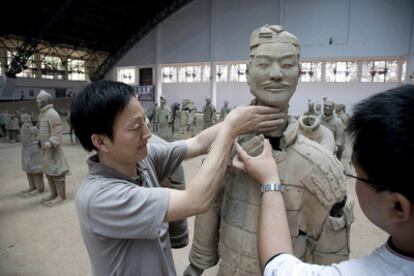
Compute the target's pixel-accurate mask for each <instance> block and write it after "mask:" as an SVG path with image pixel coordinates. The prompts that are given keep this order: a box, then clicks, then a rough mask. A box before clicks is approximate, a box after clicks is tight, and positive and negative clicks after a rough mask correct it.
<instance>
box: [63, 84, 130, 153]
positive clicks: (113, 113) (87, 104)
mask: <svg viewBox="0 0 414 276" xmlns="http://www.w3.org/2000/svg"><path fill="white" fill-rule="evenodd" d="M131 97H134V90H133V88H132V87H131V86H129V85H127V84H124V83H121V82H115V81H108V80H101V81H97V82H94V83H91V84H88V85H87V86H86V87H85V88H84V89H82V91H81V92H80V93H79V94H78V96H77V97H76V98H75V99H74V101H73V102H72V107H71V114H70V121H71V125H72V127H73V129H74V131H75V134H76V136H77V137H78V139H79V141H80V143H81V144H82V146H83V147H84V148H85V149H86V150H87V151H92V150H94V149H95V150H96V148H95V146H94V145H93V143H92V140H91V136H92V134H103V135H106V136H107V137H109V138H110V139H111V140H112V139H113V124H114V121H115V119H116V117H117V115H118V114H120V113H121V112H122V110H124V108H125V106H126V105H127V104H128V102H129V101H130V99H131Z"/></svg>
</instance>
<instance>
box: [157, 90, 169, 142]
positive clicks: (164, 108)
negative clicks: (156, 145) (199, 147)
mask: <svg viewBox="0 0 414 276" xmlns="http://www.w3.org/2000/svg"><path fill="white" fill-rule="evenodd" d="M154 120H155V124H157V128H156V129H157V135H158V136H160V137H161V138H162V139H164V140H166V141H168V142H172V141H174V135H173V133H172V129H171V125H172V123H173V115H172V111H171V108H170V107H169V106H168V105H167V99H165V98H164V97H163V96H161V97H160V106H159V107H157V109H156V111H155V119H154Z"/></svg>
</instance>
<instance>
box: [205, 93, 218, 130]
mask: <svg viewBox="0 0 414 276" xmlns="http://www.w3.org/2000/svg"><path fill="white" fill-rule="evenodd" d="M215 116H216V108H215V107H214V106H213V105H212V104H211V99H210V98H208V97H207V98H206V104H205V105H204V106H203V119H204V125H203V129H206V128H209V127H211V126H212V125H213V124H214V119H215Z"/></svg>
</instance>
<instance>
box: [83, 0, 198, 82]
mask: <svg viewBox="0 0 414 276" xmlns="http://www.w3.org/2000/svg"><path fill="white" fill-rule="evenodd" d="M192 1H193V0H176V1H173V2H172V3H171V4H170V5H169V6H168V7H166V8H164V9H163V10H162V11H161V12H159V13H158V14H156V15H155V16H154V17H153V18H152V19H151V20H150V21H148V22H147V23H146V24H145V25H144V26H143V27H141V28H140V29H139V31H138V32H137V33H135V34H134V35H133V36H132V37H131V38H130V39H129V40H128V41H127V42H126V43H125V44H124V46H122V47H121V48H120V49H119V50H118V51H117V52H116V53H115V54H113V55H111V56H108V58H107V59H106V60H105V61H104V62H103V63H102V64H101V65H100V66H99V67H98V68H97V69H96V71H95V72H94V73H93V74H91V75H90V78H91V80H93V81H94V80H99V79H102V78H104V77H105V74H106V73H107V72H108V71H109V70H110V69H111V68H112V67H113V66H114V65H115V64H116V62H117V61H118V60H119V59H121V58H122V56H124V54H126V53H127V52H128V51H129V50H130V49H131V48H132V47H133V46H134V45H135V44H136V43H138V42H139V41H140V40H141V39H142V38H143V37H144V36H145V35H147V34H148V33H149V32H150V31H151V30H153V29H154V28H155V27H156V26H157V25H158V24H159V23H161V22H162V21H163V20H164V19H166V18H167V17H169V16H170V15H172V14H173V13H174V12H176V11H178V10H179V9H181V8H182V7H183V6H185V5H186V4H188V3H190V2H192Z"/></svg>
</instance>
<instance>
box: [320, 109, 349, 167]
mask: <svg viewBox="0 0 414 276" xmlns="http://www.w3.org/2000/svg"><path fill="white" fill-rule="evenodd" d="M334 109H335V104H334V103H333V102H331V101H325V102H324V104H323V114H322V116H321V124H322V125H324V126H326V127H327V128H329V130H330V131H331V132H332V134H333V136H334V138H335V151H334V152H335V155H336V157H337V158H338V159H339V160H341V157H342V152H343V149H344V143H345V132H344V124H343V123H342V121H341V119H339V118H338V117H336V116H335V113H334Z"/></svg>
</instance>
